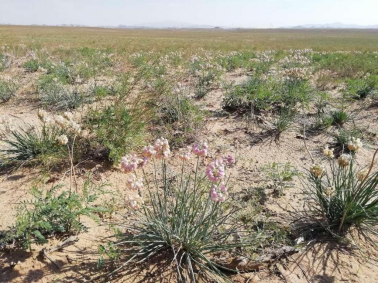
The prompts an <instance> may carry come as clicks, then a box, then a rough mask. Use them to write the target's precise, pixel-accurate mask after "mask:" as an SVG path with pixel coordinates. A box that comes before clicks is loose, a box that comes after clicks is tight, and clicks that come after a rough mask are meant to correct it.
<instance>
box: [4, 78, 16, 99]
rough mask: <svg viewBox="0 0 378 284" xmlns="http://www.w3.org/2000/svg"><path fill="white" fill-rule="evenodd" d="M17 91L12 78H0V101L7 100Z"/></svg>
mask: <svg viewBox="0 0 378 284" xmlns="http://www.w3.org/2000/svg"><path fill="white" fill-rule="evenodd" d="M16 91H17V85H16V83H15V82H14V81H12V80H2V79H0V102H2V103H5V102H7V101H9V100H10V99H11V98H12V97H13V96H14V95H15V94H16Z"/></svg>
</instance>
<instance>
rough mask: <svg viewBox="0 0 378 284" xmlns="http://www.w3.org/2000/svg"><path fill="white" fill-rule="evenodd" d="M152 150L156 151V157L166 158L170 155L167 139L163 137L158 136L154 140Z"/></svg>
mask: <svg viewBox="0 0 378 284" xmlns="http://www.w3.org/2000/svg"><path fill="white" fill-rule="evenodd" d="M153 147H154V150H155V151H156V154H155V158H156V159H166V158H168V157H170V156H171V150H170V148H169V143H168V140H167V139H165V138H160V139H158V140H156V141H155V144H154V146H153Z"/></svg>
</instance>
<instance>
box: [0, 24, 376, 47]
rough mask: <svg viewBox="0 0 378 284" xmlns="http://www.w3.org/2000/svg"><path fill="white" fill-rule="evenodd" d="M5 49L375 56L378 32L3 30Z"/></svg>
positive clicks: (15, 28) (1, 33) (53, 28)
mask: <svg viewBox="0 0 378 284" xmlns="http://www.w3.org/2000/svg"><path fill="white" fill-rule="evenodd" d="M0 42H1V43H2V44H9V45H14V44H26V45H28V46H36V47H39V46H43V47H57V46H59V45H64V46H65V47H83V46H87V47H100V48H104V47H112V48H116V49H125V50H127V51H139V50H141V49H146V50H150V49H151V46H154V49H156V50H159V49H170V50H175V49H183V50H190V49H192V48H200V47H201V48H204V49H206V50H221V51H227V50H245V49H257V50H268V49H277V50H278V49H303V48H312V49H314V50H327V51H334V50H375V49H376V48H377V46H378V30H321V29H314V30H287V29H259V30H258V29H255V30H253V29H249V30H210V29H203V30H202V29H201V30H194V29H188V30H175V29H165V30H151V29H143V30H142V29H132V30H125V29H104V28H77V27H39V26H38V27H37V26H34V27H33V26H0Z"/></svg>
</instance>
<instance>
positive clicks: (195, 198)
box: [101, 139, 246, 282]
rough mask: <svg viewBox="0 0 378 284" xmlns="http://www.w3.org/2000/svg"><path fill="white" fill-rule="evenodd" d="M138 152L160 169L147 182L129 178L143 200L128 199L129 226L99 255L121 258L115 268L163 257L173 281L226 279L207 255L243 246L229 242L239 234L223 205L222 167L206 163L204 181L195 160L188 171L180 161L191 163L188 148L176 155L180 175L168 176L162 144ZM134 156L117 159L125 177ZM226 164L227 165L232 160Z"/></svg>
mask: <svg viewBox="0 0 378 284" xmlns="http://www.w3.org/2000/svg"><path fill="white" fill-rule="evenodd" d="M190 148H191V147H190ZM207 150H208V148H207V144H197V145H194V147H193V152H194V153H195V154H197V155H200V156H206V153H207ZM144 153H145V155H146V156H148V157H149V159H150V160H151V159H152V160H153V161H154V164H155V163H160V164H161V167H159V168H161V171H160V170H158V169H156V170H155V171H154V174H153V175H152V176H153V177H154V178H152V180H151V179H149V178H148V177H147V176H145V178H144V179H143V178H138V177H137V176H136V175H131V178H130V183H129V187H131V188H134V189H138V190H139V192H140V193H142V192H143V193H144V196H143V197H141V196H139V197H138V198H130V199H129V201H128V203H129V207H130V214H129V215H128V217H127V219H128V220H130V218H132V220H133V223H132V224H130V225H126V231H123V230H119V231H118V233H117V235H116V237H117V238H118V240H117V241H116V242H114V243H111V244H110V245H109V246H108V247H105V246H102V247H101V252H103V253H108V255H109V256H111V257H115V258H117V259H118V260H122V259H123V258H125V257H127V258H126V260H125V261H124V263H123V264H122V266H121V268H122V267H127V266H126V265H127V264H128V263H131V262H137V263H140V262H143V261H146V260H148V259H150V258H153V257H154V256H157V255H159V254H164V255H165V257H168V258H169V260H170V262H171V263H172V264H173V265H174V266H175V270H176V273H177V277H178V281H179V282H188V281H190V282H196V281H199V280H200V279H201V278H200V279H199V278H198V277H199V276H202V277H203V278H204V279H207V278H209V277H211V278H212V279H213V280H214V279H218V280H219V277H226V276H225V275H224V273H223V272H222V270H221V269H222V266H221V265H220V264H217V263H216V262H215V261H214V260H213V259H212V256H213V255H214V254H216V253H218V252H223V253H225V252H226V251H229V252H230V251H232V249H233V248H236V247H239V248H241V247H243V246H246V244H245V243H243V242H241V241H240V240H236V241H235V240H234V236H235V234H238V233H242V231H241V227H239V226H240V225H238V223H237V221H236V220H234V218H233V216H234V213H235V208H228V207H227V206H226V203H227V202H225V201H226V199H227V195H228V194H227V188H226V184H225V183H223V182H222V181H226V180H227V179H226V177H225V171H224V170H225V164H224V163H225V162H223V160H217V161H214V162H212V163H211V164H209V165H208V167H207V171H206V175H207V177H208V179H207V178H206V176H205V174H204V171H202V169H201V166H200V164H202V162H201V163H200V160H201V158H200V156H198V157H197V162H196V164H197V166H196V167H195V168H194V169H193V168H192V166H191V165H190V163H188V162H185V160H189V159H190V158H191V149H189V150H186V149H185V152H183V153H181V154H180V157H181V159H183V160H182V166H181V170H180V169H179V170H177V174H174V176H172V177H170V174H169V173H171V172H172V169H173V168H172V169H171V168H170V165H169V164H168V162H167V160H166V159H167V158H168V157H169V156H170V150H169V145H168V141H167V140H165V139H159V140H157V141H156V142H155V144H154V145H153V146H152V145H151V146H149V147H146V148H145V151H144ZM151 155H152V156H151ZM135 157H136V156H135V155H129V156H127V157H124V158H123V160H122V161H123V163H122V167H123V168H124V170H125V171H126V172H128V173H130V172H133V171H134V170H135V169H136V167H137V164H138V160H135ZM227 159H228V162H232V161H231V160H232V157H228V158H227ZM140 162H142V161H140ZM135 163H136V164H135ZM160 177H161V178H160ZM144 185H145V186H144ZM143 199H145V200H146V204H145V205H143ZM127 223H129V222H127ZM123 226H125V224H123ZM125 252H126V253H125ZM119 269H120V268H118V269H117V270H116V271H118V270H119Z"/></svg>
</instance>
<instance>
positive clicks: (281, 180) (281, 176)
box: [262, 162, 299, 195]
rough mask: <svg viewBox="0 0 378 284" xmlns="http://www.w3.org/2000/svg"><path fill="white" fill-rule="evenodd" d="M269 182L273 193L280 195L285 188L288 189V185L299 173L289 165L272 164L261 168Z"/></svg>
mask: <svg viewBox="0 0 378 284" xmlns="http://www.w3.org/2000/svg"><path fill="white" fill-rule="evenodd" d="M262 170H263V171H264V172H265V173H266V175H267V177H268V178H269V179H270V181H272V182H273V189H274V193H275V194H278V195H282V194H283V193H284V190H285V188H288V187H290V183H289V182H291V181H292V180H293V178H294V177H296V176H298V175H299V172H298V171H297V170H296V169H295V167H294V166H292V165H291V164H290V163H285V164H281V163H276V162H274V163H272V164H268V165H266V166H264V167H262Z"/></svg>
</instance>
